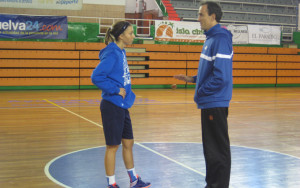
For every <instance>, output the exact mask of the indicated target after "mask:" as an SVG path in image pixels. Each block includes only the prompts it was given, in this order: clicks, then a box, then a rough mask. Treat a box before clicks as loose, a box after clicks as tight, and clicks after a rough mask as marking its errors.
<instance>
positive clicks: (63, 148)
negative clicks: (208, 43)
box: [0, 0, 300, 188]
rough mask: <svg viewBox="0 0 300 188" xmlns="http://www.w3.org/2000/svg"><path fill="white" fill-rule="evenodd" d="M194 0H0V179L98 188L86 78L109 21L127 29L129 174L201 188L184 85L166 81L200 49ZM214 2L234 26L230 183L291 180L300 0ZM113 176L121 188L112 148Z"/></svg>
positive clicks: (298, 96) (299, 155) (294, 186)
mask: <svg viewBox="0 0 300 188" xmlns="http://www.w3.org/2000/svg"><path fill="white" fill-rule="evenodd" d="M67 2H68V3H67ZM70 2H71V3H70ZM201 2H203V1H202V0H110V1H106V0H78V1H67V0H61V1H57V2H54V1H43V0H42V1H41V0H32V1H19V2H17V1H15V2H13V1H5V2H4V1H1V2H0V11H1V14H0V120H1V121H0V152H1V154H0V187H1V188H2V187H3V188H16V187H22V188H56V187H57V188H59V187H65V188H99V187H100V188H106V187H107V179H106V172H105V165H104V158H105V151H106V142H105V137H104V131H103V125H102V118H101V113H100V108H99V106H100V103H101V101H102V97H101V90H99V89H98V88H97V87H96V86H95V85H94V84H93V83H92V81H91V75H92V73H93V70H94V69H95V67H97V65H98V64H99V51H100V50H102V49H104V48H105V47H106V45H105V35H106V31H107V29H108V28H110V27H111V26H112V25H113V24H115V23H116V22H118V21H120V20H126V21H127V22H128V23H130V24H131V26H132V28H133V31H134V35H135V39H134V40H133V44H131V45H127V46H126V48H125V50H126V57H125V55H124V59H125V60H126V61H127V63H128V66H129V69H130V75H131V84H132V90H133V92H134V93H135V94H136V99H135V102H134V105H133V106H132V107H131V108H130V109H129V111H130V116H131V120H132V126H133V133H134V141H135V142H134V148H133V154H134V163H135V165H134V166H135V168H136V171H137V173H138V175H139V176H140V177H142V179H143V180H145V181H149V182H151V188H194V187H196V188H203V187H205V186H206V181H205V177H206V166H205V165H206V164H205V159H204V151H203V145H202V143H203V140H202V130H201V110H200V109H197V105H196V104H195V102H194V94H195V84H194V83H189V82H186V81H182V80H178V79H175V78H174V75H179V74H180V75H181V74H182V75H187V76H194V75H197V72H198V67H199V58H200V55H201V54H202V53H203V49H205V50H206V47H205V43H204V42H205V40H206V37H205V35H204V32H203V30H201V26H200V24H199V21H198V18H197V17H198V15H199V13H198V11H199V6H200V3H201ZM215 2H217V3H218V4H219V5H220V7H221V8H222V10H223V18H222V20H221V22H220V25H221V26H222V28H225V29H226V30H229V31H230V32H231V33H232V34H233V38H232V39H233V52H234V55H233V59H232V79H233V94H232V100H231V102H230V106H229V116H228V129H229V137H230V150H231V175H230V185H229V188H282V187H285V188H299V187H300V178H299V177H300V144H299V143H300V123H299V122H300V108H299V107H300V50H299V46H300V32H299V30H300V29H299V27H298V25H299V23H298V20H299V11H298V9H299V4H300V2H299V0H261V1H258V0H240V1H237V0H231V1H230V0H220V1H215ZM25 26H26V27H25ZM212 58H215V57H212ZM115 177H116V180H117V183H118V185H119V186H120V187H121V188H125V187H129V178H128V174H127V172H126V168H125V165H124V163H123V159H122V145H120V148H119V149H118V151H117V154H116V169H115Z"/></svg>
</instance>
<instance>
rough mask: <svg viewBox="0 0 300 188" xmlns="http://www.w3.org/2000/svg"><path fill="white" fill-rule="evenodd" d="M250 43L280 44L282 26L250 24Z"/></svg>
mask: <svg viewBox="0 0 300 188" xmlns="http://www.w3.org/2000/svg"><path fill="white" fill-rule="evenodd" d="M248 31H249V43H250V44H271V45H280V41H281V29H280V26H269V25H248Z"/></svg>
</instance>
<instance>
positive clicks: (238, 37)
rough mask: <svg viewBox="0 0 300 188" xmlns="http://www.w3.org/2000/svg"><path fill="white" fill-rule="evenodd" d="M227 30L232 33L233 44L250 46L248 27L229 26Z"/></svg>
mask: <svg viewBox="0 0 300 188" xmlns="http://www.w3.org/2000/svg"><path fill="white" fill-rule="evenodd" d="M227 29H228V30H229V31H230V32H231V33H232V35H233V36H232V43H233V44H248V43H249V36H248V25H228V26H227Z"/></svg>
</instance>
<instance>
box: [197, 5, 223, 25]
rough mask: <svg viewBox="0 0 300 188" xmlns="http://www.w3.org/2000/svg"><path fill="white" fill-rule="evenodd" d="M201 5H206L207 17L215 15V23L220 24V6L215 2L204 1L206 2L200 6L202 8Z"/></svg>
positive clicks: (221, 13)
mask: <svg viewBox="0 0 300 188" xmlns="http://www.w3.org/2000/svg"><path fill="white" fill-rule="evenodd" d="M203 5H207V11H208V15H212V14H215V15H216V21H217V22H218V23H220V21H221V18H222V15H223V12H222V9H221V7H220V5H219V4H217V3H215V2H212V1H206V2H203V3H201V6H203Z"/></svg>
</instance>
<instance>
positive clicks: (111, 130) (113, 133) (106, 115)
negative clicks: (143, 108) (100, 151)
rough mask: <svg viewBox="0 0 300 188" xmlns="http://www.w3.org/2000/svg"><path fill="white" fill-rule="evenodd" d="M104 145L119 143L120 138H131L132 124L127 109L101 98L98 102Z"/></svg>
mask: <svg viewBox="0 0 300 188" xmlns="http://www.w3.org/2000/svg"><path fill="white" fill-rule="evenodd" d="M100 111H101V117H102V124H103V130H104V136H105V141H106V145H120V144H121V141H122V139H123V138H124V139H133V132H132V124H131V119H130V115H129V111H128V110H127V109H123V108H121V107H118V106H117V105H115V104H113V103H111V102H108V101H107V100H102V101H101V104H100Z"/></svg>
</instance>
